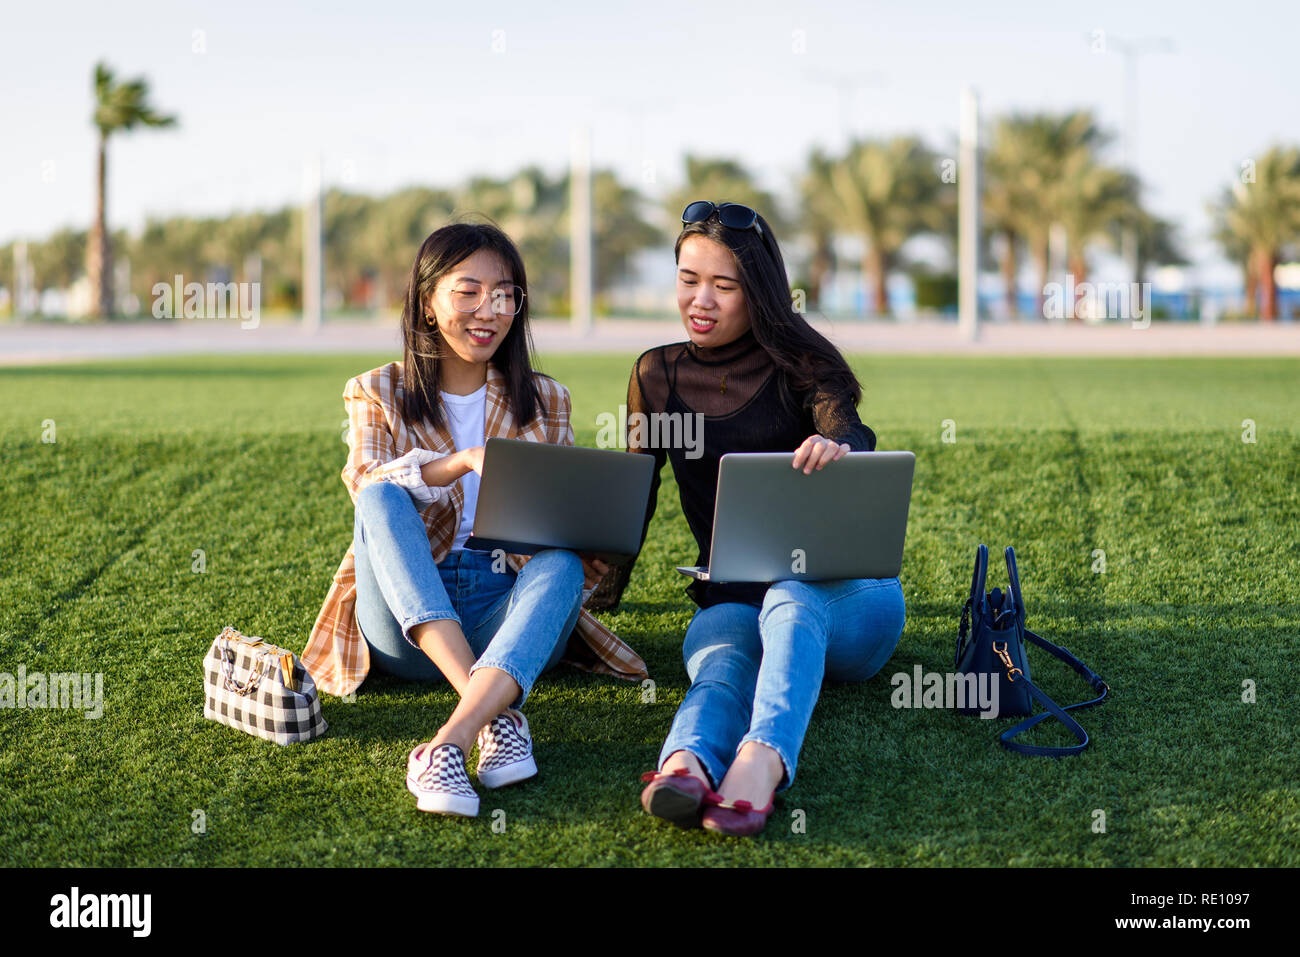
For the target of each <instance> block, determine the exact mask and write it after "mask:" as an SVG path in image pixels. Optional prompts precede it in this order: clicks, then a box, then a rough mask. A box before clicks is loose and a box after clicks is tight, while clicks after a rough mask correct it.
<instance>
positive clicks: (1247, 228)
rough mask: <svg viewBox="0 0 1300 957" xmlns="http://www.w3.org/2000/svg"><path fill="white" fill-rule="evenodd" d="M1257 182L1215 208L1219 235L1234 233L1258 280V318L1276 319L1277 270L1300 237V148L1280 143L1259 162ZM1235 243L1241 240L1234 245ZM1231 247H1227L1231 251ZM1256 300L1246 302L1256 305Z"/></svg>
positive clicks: (1228, 194)
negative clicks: (1275, 278)
mask: <svg viewBox="0 0 1300 957" xmlns="http://www.w3.org/2000/svg"><path fill="white" fill-rule="evenodd" d="M1254 173H1255V175H1254V179H1253V181H1245V182H1243V181H1241V180H1238V181H1237V182H1235V183H1233V184H1232V187H1231V188H1227V189H1225V190H1224V191H1223V194H1222V196H1221V198H1220V200H1219V203H1218V204H1217V205H1215V206H1211V210H1210V211H1211V214H1212V215H1213V216H1214V217H1215V219H1216V221H1217V223H1218V229H1217V230H1216V233H1217V234H1218V235H1219V236H1223V235H1224V234H1225V233H1226V234H1228V235H1230V236H1232V237H1235V239H1236V240H1237V244H1240V247H1245V248H1246V249H1247V250H1248V253H1247V256H1248V260H1249V263H1250V265H1249V266H1248V269H1249V270H1253V272H1254V276H1255V280H1256V282H1257V283H1258V284H1259V293H1260V300H1261V301H1260V303H1259V317H1260V318H1261V319H1263V320H1265V321H1267V322H1272V321H1273V320H1275V319H1276V318H1277V283H1276V282H1275V281H1274V278H1273V271H1274V270H1275V269H1276V268H1277V264H1278V259H1279V257H1280V255H1281V253H1282V251H1283V249H1285V248H1286V247H1287V246H1289V245H1291V244H1293V243H1296V242H1297V241H1300V148H1297V147H1294V146H1290V147H1281V146H1275V147H1273V148H1272V149H1270V150H1269V151H1268V152H1266V153H1265V154H1264V155H1263V156H1261V157H1260V158H1259V159H1258V160H1257V161H1256V162H1255V170H1254ZM1232 245H1236V244H1232ZM1232 245H1225V248H1226V249H1227V251H1228V252H1229V253H1231V252H1233V251H1234V250H1233V248H1232ZM1254 306H1255V303H1254V301H1253V300H1252V301H1250V302H1248V303H1247V309H1253V308H1254Z"/></svg>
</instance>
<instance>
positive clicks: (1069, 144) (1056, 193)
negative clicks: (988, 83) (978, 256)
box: [984, 111, 1113, 316]
mask: <svg viewBox="0 0 1300 957" xmlns="http://www.w3.org/2000/svg"><path fill="white" fill-rule="evenodd" d="M1108 139H1109V137H1108V136H1107V135H1106V134H1105V133H1104V132H1102V130H1101V128H1100V127H1098V126H1097V124H1096V121H1095V120H1094V119H1093V117H1092V114H1091V113H1089V112H1087V111H1075V112H1071V113H1060V114H1052V113H1033V114H1013V115H1011V116H1007V117H1003V118H1002V119H1001V120H999V121H998V123H997V126H996V127H995V132H994V136H993V143H992V145H991V146H990V149H989V152H988V154H987V160H986V165H985V170H986V172H987V174H988V186H987V188H986V189H985V197H984V211H985V215H986V222H987V224H988V225H989V227H990V228H993V229H997V230H999V231H1001V233H1002V234H1003V235H1004V236H1005V237H1007V246H1008V249H1009V250H1010V252H1011V254H1012V255H1013V256H1014V251H1015V249H1016V246H1017V240H1023V242H1024V244H1025V246H1026V247H1027V248H1028V251H1029V256H1030V258H1031V259H1032V260H1033V262H1034V265H1035V267H1036V269H1037V272H1038V295H1037V300H1038V301H1037V313H1038V315H1040V316H1041V315H1042V314H1043V297H1044V295H1045V288H1046V286H1047V269H1048V261H1047V260H1048V236H1049V234H1050V232H1051V229H1052V226H1053V224H1054V223H1057V222H1059V221H1060V220H1059V217H1060V216H1061V214H1062V212H1063V211H1064V208H1065V207H1069V206H1072V205H1073V206H1076V207H1077V205H1078V202H1077V200H1072V198H1071V196H1070V195H1069V191H1070V190H1071V189H1078V187H1079V183H1078V182H1077V181H1076V182H1073V183H1071V182H1070V181H1071V179H1072V178H1074V179H1076V180H1077V178H1078V177H1080V176H1083V175H1084V174H1085V173H1086V172H1087V170H1088V169H1089V168H1090V166H1092V165H1095V163H1096V153H1097V150H1099V149H1100V148H1101V146H1103V145H1104V144H1105V143H1106V142H1107V140H1108ZM1085 185H1089V186H1091V187H1094V188H1096V187H1099V186H1102V185H1105V186H1106V187H1108V188H1109V187H1111V186H1113V183H1106V184H1100V183H1092V184H1085ZM1067 215H1068V213H1067ZM1090 225H1091V224H1088V223H1083V222H1080V223H1077V224H1076V227H1075V228H1076V232H1078V231H1079V230H1080V229H1081V228H1082V229H1083V231H1084V232H1090V230H1089V229H1088V228H1087V227H1089V226H1090ZM1075 265H1076V266H1078V265H1079V264H1078V262H1077V261H1076V263H1075ZM1017 269H1018V264H1016V263H1015V262H1014V260H1012V261H1010V262H1008V261H1007V260H1006V259H1004V260H1003V264H1002V275H1003V278H1004V281H1006V282H1007V284H1008V289H1007V297H1008V301H1009V302H1010V303H1014V301H1015V299H1014V297H1015V289H1014V282H1015V272H1016V270H1017Z"/></svg>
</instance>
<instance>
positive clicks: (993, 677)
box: [956, 545, 1110, 758]
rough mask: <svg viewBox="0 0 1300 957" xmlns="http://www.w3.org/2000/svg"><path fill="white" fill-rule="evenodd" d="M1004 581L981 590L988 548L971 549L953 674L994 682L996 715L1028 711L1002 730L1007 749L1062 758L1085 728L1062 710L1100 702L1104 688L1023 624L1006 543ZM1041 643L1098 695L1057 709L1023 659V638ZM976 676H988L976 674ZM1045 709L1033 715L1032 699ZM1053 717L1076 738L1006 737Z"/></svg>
mask: <svg viewBox="0 0 1300 957" xmlns="http://www.w3.org/2000/svg"><path fill="white" fill-rule="evenodd" d="M1006 558H1007V580H1008V587H1007V590H1006V591H1005V592H1004V591H1002V590H1000V589H998V588H994V589H993V591H992V592H990V593H989V594H985V593H984V582H985V579H986V577H987V575H988V565H989V550H988V548H987V547H985V546H984V545H980V546H979V549H978V550H977V551H976V553H975V574H974V576H973V577H972V579H971V586H970V598H968V599H967V600H966V607H965V608H963V609H962V613H961V623H960V624H959V626H958V629H957V656H956V670H957V673H958V674H962V675H966V674H970V675H974V677H975V680H976V681H977V682H978V681H981V680H983V681H989V682H996V683H997V686H998V697H997V702H998V707H997V715H996V716H997V717H1005V716H1008V715H1017V716H1018V715H1032V717H1029V718H1028V719H1027V720H1025V721H1021V722H1020V723H1019V724H1018V725H1016V726H1015V727H1014V728H1008V729H1007V730H1006V731H1004V732H1002V735H1001V736H1000V737H999V740H1000V741H1001V742H1002V746H1003V747H1004V748H1006V749H1007V750H1008V751H1017V752H1019V753H1021V754H1045V755H1049V756H1051V757H1058V758H1059V757H1062V756H1064V755H1067V754H1079V753H1080V752H1081V751H1083V750H1084V748H1086V747H1087V746H1088V732H1086V731H1084V730H1083V727H1082V726H1081V725H1080V724H1079V722H1078V721H1076V720H1074V718H1073V717H1072V716H1071V715H1069V714H1067V713H1066V712H1068V711H1073V710H1074V709H1076V708H1090V707H1092V706H1093V705H1095V704H1100V703H1101V701H1102V699H1104V698H1105V697H1106V694H1107V693H1108V692H1109V690H1110V689H1109V688H1108V687H1107V685H1106V682H1104V681H1103V680H1102V679H1101V678H1100V677H1099V676H1098V675H1097V674H1095V673H1094V672H1093V671H1092V670H1091V669H1090V668H1089V667H1088V666H1087V665H1085V664H1084V663H1083V662H1082V661H1080V660H1079V659H1078V658H1076V657H1074V655H1072V654H1070V653H1069V652H1068V651H1066V650H1065V649H1064V648H1062V647H1060V646H1058V645H1054V644H1052V643H1051V642H1050V641H1048V640H1047V639H1045V638H1040V637H1039V636H1038V635H1036V634H1034V633H1033V632H1032V631H1030V630H1029V629H1028V628H1027V627H1025V603H1024V600H1023V599H1022V598H1021V597H1020V575H1019V573H1018V571H1017V570H1016V553H1015V550H1014V549H1012V548H1010V547H1008V548H1007V551H1006ZM1026 639H1028V640H1029V641H1030V642H1032V643H1033V644H1035V645H1037V646H1038V647H1039V648H1042V649H1043V650H1044V651H1046V652H1048V653H1049V654H1051V655H1052V656H1053V657H1055V658H1059V659H1060V660H1061V661H1064V662H1065V663H1066V664H1067V665H1069V666H1070V667H1071V668H1073V669H1074V670H1075V671H1076V672H1077V673H1078V674H1079V675H1081V676H1082V677H1083V678H1084V680H1085V681H1087V682H1088V684H1089V685H1091V687H1092V690H1093V691H1098V692H1100V694H1099V695H1098V696H1097V697H1095V698H1093V699H1092V700H1090V701H1080V702H1079V703H1078V704H1071V705H1066V706H1065V707H1064V708H1062V707H1061V706H1060V705H1058V704H1057V703H1056V702H1055V701H1053V700H1052V699H1051V698H1049V697H1048V696H1047V695H1046V694H1045V693H1044V692H1043V691H1042V690H1041V689H1039V688H1038V686H1037V685H1035V684H1034V683H1033V682H1032V681H1030V679H1029V659H1028V658H1027V657H1026V656H1025V640H1026ZM981 676H988V677H985V678H981ZM1035 701H1037V702H1038V703H1039V704H1041V705H1042V706H1043V707H1044V708H1046V709H1047V710H1046V711H1044V712H1042V713H1041V714H1037V715H1035V714H1034V713H1033V711H1034V702H1035ZM968 704H969V702H968ZM960 710H961V711H962V712H963V713H964V714H976V713H979V711H980V709H979V708H978V707H976V706H974V705H971V706H969V707H963V708H961V709H960ZM1050 717H1055V718H1056V719H1057V720H1059V721H1060V722H1061V723H1062V724H1063V725H1065V727H1066V728H1067V729H1068V730H1069V731H1070V733H1071V734H1073V735H1074V737H1075V739H1076V740H1077V741H1078V742H1079V743H1078V744H1073V745H1070V746H1068V747H1048V746H1045V745H1037V744H1020V743H1018V742H1016V741H1014V740H1012V739H1014V738H1016V737H1017V736H1018V735H1021V734H1023V733H1024V732H1025V731H1028V730H1029V729H1030V728H1032V727H1033V726H1034V725H1036V724H1038V722H1040V721H1042V720H1043V719H1045V718H1050Z"/></svg>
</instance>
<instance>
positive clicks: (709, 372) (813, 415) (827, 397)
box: [588, 332, 876, 608]
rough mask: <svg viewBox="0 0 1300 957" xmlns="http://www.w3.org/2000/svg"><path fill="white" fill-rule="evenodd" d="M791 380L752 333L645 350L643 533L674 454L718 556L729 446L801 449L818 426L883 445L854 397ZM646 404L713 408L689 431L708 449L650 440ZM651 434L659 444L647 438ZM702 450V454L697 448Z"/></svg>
mask: <svg viewBox="0 0 1300 957" xmlns="http://www.w3.org/2000/svg"><path fill="white" fill-rule="evenodd" d="M785 379H786V376H785V373H783V372H782V371H781V370H779V369H778V368H777V367H776V365H775V364H774V363H773V362H772V359H771V357H770V356H769V355H768V353H767V351H766V350H764V349H763V347H762V346H761V345H760V344H759V343H758V341H757V340H756V339H755V338H754V335H753V333H752V332H747V333H745V335H743V336H741V337H740V338H739V339H737V340H735V341H734V342H730V343H727V344H726V345H722V346H718V347H716V348H712V349H706V348H702V347H700V346H697V345H695V344H694V343H691V342H677V343H673V344H671V345H666V346H659V347H658V348H655V349H651V350H649V351H648V352H646V353H644V354H642V355H641V357H640V358H639V359H637V361H636V365H635V366H634V367H633V369H632V376H631V379H630V381H629V382H628V390H627V412H628V419H629V428H628V433H629V434H628V448H629V450H630V451H633V452H644V453H646V454H649V455H653V456H654V457H655V473H654V482H653V484H652V485H651V488H650V502H649V505H648V507H647V509H646V516H645V525H644V526H643V527H642V530H641V540H642V542H644V541H645V533H646V531H647V530H648V528H649V526H650V519H651V518H652V517H653V515H654V511H655V506H656V505H657V504H658V496H659V474H660V472H661V471H662V469H663V465H664V461H665V459H666V460H669V461H671V462H672V466H673V476H674V477H675V478H676V479H677V486H678V489H679V490H680V492H681V502H682V512H683V513H684V514H685V516H686V522H687V524H688V525H689V526H690V529H691V533H692V534H693V535H694V536H695V542H696V544H697V545H698V546H699V550H700V552H699V558H698V559H697V560H696V564H698V565H708V563H709V545H710V543H711V541H712V538H713V506H714V501H715V499H716V497H717V490H718V464H719V461H720V460H721V458H722V456H723V455H724V454H725V453H727V452H790V453H792V454H793V452H794V450H795V449H797V448H798V447H799V446H800V445H801V444H802V443H803V441H804V440H805V439H807V438H808V437H809V436H810V435H824V436H825V437H826V438H828V439H833V440H835V441H836V442H842V443H847V444H848V445H849V447H850V448H851V449H852V450H853V451H855V452H870V451H872V450H874V449H875V447H876V436H875V433H873V432H872V431H871V429H869V428H867V427H866V426H865V425H863V424H862V422H861V421H860V420H859V419H858V413H857V410H856V409H855V408H854V406H853V399H852V397H851V396H848V395H839V394H836V393H833V392H829V391H813V392H804V393H799V392H796V391H794V390H793V389H787V391H789V393H790V394H789V399H790V400H791V401H789V402H787V401H786V400H785V399H784V398H783V396H782V392H783V381H784V380H785ZM638 412H639V413H642V414H645V415H647V416H648V415H650V414H653V413H662V412H669V413H672V412H677V413H681V414H683V415H694V414H696V413H699V414H701V415H703V417H704V418H703V424H702V428H699V429H696V430H695V431H694V432H689V431H688V432H685V433H684V434H685V435H687V436H691V437H693V438H694V439H695V440H696V441H698V442H700V445H701V446H702V449H701V448H700V447H697V448H695V449H689V448H684V447H683V443H681V442H676V443H674V444H673V445H674V446H675V447H673V446H670V447H669V448H657V447H654V445H655V444H656V443H655V441H654V436H655V434H656V433H655V431H653V430H646V435H648V436H649V439H648V441H647V438H646V435H641V436H639V435H638V434H637V431H636V429H635V428H633V427H632V423H634V422H635V421H636V420H635V419H633V414H634V413H638ZM697 421H699V420H697ZM642 442H644V443H646V444H647V445H649V447H642V446H641V444H640V443H642ZM699 451H702V454H699V455H698V457H696V453H697V452H699ZM634 564H635V559H633V560H632V561H630V562H627V563H626V564H622V565H615V566H614V567H612V568H611V570H610V573H609V574H608V575H606V576H605V580H604V581H602V582H601V586H600V587H599V588H598V589H597V592H596V594H595V595H593V598H592V601H591V602H590V603H589V605H588V607H593V608H609V607H614V606H615V605H617V604H618V601H619V598H620V597H621V596H622V593H623V589H624V588H625V587H626V585H627V581H628V578H629V577H630V576H631V572H632V567H633V565H634ZM767 587H768V586H767V585H765V584H740V583H734V582H732V583H723V582H703V581H693V582H692V583H691V584H690V585H689V586H687V588H686V592H687V594H688V595H690V597H691V599H692V600H693V601H694V602H695V603H696V604H697V605H699V606H700V607H701V608H707V607H709V606H710V605H716V604H718V603H720V602H728V601H732V602H735V601H738V602H746V603H748V604H752V605H761V604H762V601H763V595H764V594H765V593H766V591H767Z"/></svg>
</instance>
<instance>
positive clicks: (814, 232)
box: [799, 149, 840, 305]
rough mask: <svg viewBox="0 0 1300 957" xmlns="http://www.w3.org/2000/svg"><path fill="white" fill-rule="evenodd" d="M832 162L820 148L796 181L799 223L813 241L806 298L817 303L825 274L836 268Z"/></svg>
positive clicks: (835, 212) (814, 303) (835, 214)
mask: <svg viewBox="0 0 1300 957" xmlns="http://www.w3.org/2000/svg"><path fill="white" fill-rule="evenodd" d="M834 167H835V162H834V160H832V159H831V158H830V157H829V156H827V155H826V154H825V153H823V152H822V151H821V150H819V149H814V150H813V151H812V153H811V154H810V155H809V157H808V169H807V172H805V173H804V175H803V178H802V179H801V181H800V183H799V192H800V194H801V196H802V198H803V209H802V214H803V215H802V216H801V220H802V225H803V229H804V232H806V233H807V234H808V238H809V239H810V240H811V241H812V259H811V260H810V261H809V263H808V284H809V285H810V286H811V287H812V288H811V289H809V290H808V299H809V300H810V302H811V303H812V304H813V305H818V304H819V302H820V299H821V288H822V286H823V285H824V284H825V282H826V277H827V276H828V275H829V274H830V273H831V271H832V270H834V269H835V233H836V228H837V218H838V215H839V212H840V210H839V207H838V204H837V203H836V202H835V198H834V196H835V191H834V189H835V188H834V185H833V184H832V182H831V170H832V169H834Z"/></svg>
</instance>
